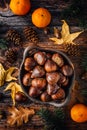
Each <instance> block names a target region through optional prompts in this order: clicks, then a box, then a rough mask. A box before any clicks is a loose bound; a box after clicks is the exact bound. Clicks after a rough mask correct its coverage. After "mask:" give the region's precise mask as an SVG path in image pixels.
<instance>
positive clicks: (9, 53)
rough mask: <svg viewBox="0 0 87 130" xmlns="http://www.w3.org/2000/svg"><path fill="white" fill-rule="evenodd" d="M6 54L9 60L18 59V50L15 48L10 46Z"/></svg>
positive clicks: (12, 61)
mask: <svg viewBox="0 0 87 130" xmlns="http://www.w3.org/2000/svg"><path fill="white" fill-rule="evenodd" d="M5 56H6V59H7V61H9V62H10V63H14V62H15V61H16V60H17V50H16V49H14V48H10V49H9V50H7V51H6V52H5Z"/></svg>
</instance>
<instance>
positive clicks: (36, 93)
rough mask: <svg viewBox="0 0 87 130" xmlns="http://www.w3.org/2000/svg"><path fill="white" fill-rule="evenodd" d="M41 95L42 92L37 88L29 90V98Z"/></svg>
mask: <svg viewBox="0 0 87 130" xmlns="http://www.w3.org/2000/svg"><path fill="white" fill-rule="evenodd" d="M41 93H42V91H40V90H39V89H38V88H35V87H33V86H31V87H30V88H29V96H31V97H38V96H39V95H40V94H41Z"/></svg>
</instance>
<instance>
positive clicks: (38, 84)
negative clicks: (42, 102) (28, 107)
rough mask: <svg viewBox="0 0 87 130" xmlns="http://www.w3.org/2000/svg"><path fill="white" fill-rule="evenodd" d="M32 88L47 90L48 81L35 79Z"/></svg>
mask: <svg viewBox="0 0 87 130" xmlns="http://www.w3.org/2000/svg"><path fill="white" fill-rule="evenodd" d="M32 86H33V87H35V88H38V89H40V90H42V89H45V87H46V79H44V78H35V79H33V80H32Z"/></svg>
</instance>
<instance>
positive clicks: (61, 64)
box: [22, 51, 73, 102]
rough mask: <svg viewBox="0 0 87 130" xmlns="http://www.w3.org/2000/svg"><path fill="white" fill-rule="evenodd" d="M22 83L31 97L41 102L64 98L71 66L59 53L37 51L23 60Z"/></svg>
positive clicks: (70, 75)
mask: <svg viewBox="0 0 87 130" xmlns="http://www.w3.org/2000/svg"><path fill="white" fill-rule="evenodd" d="M23 66H24V71H25V73H24V75H23V79H22V84H23V86H24V87H25V88H26V90H28V94H29V96H30V97H32V98H36V99H39V100H40V101H43V102H49V101H56V100H57V101H59V102H61V101H62V100H64V99H65V98H66V90H67V88H68V87H69V84H70V78H71V77H72V75H73V68H72V67H71V66H70V65H69V63H68V62H67V61H66V59H65V58H64V57H63V56H62V55H61V54H59V53H56V52H55V53H52V54H51V53H49V52H44V51H37V52H36V53H34V54H33V55H32V56H27V57H26V58H25V60H24V64H23Z"/></svg>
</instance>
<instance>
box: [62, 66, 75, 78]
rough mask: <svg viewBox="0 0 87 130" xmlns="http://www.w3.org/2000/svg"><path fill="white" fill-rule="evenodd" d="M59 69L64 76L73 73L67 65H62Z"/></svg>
mask: <svg viewBox="0 0 87 130" xmlns="http://www.w3.org/2000/svg"><path fill="white" fill-rule="evenodd" d="M61 71H62V73H63V74H64V75H65V76H71V75H72V74H73V69H72V67H71V66H69V65H64V66H63V67H62V69H61Z"/></svg>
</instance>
